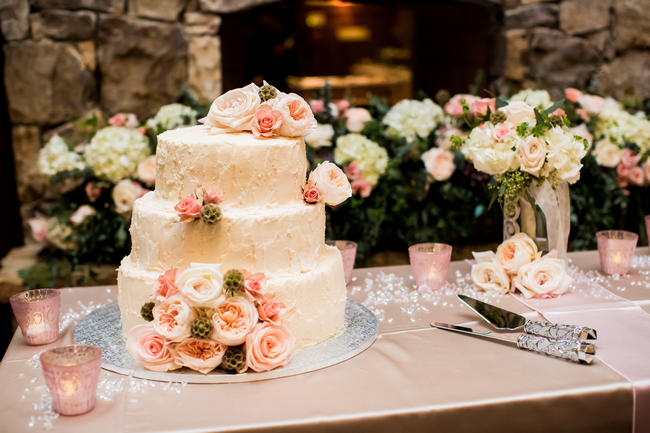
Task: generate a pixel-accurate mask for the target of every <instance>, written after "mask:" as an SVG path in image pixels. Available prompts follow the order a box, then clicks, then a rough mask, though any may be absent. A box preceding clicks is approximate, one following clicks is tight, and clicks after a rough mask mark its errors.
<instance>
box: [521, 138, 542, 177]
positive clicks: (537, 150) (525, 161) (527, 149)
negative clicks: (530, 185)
mask: <svg viewBox="0 0 650 433" xmlns="http://www.w3.org/2000/svg"><path fill="white" fill-rule="evenodd" d="M517 150H518V151H519V162H520V163H521V171H525V172H526V173H530V174H532V175H533V176H539V174H540V172H541V171H542V167H543V166H544V161H545V160H546V143H545V142H544V140H543V139H541V138H538V137H533V136H532V135H531V136H528V137H526V138H525V139H523V140H522V142H521V144H520V145H519V149H517Z"/></svg>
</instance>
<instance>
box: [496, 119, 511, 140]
mask: <svg viewBox="0 0 650 433" xmlns="http://www.w3.org/2000/svg"><path fill="white" fill-rule="evenodd" d="M509 132H510V128H508V126H507V125H506V124H505V123H499V124H498V125H497V126H495V127H494V138H496V139H497V140H501V139H503V137H505V136H506V135H508V133H509Z"/></svg>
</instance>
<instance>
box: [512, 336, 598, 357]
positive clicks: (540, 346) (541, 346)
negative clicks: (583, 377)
mask: <svg viewBox="0 0 650 433" xmlns="http://www.w3.org/2000/svg"><path fill="white" fill-rule="evenodd" d="M517 347H518V348H520V349H526V350H532V351H533V352H540V353H545V354H547V355H550V356H555V357H557V358H564V359H568V360H569V361H573V362H581V363H585V364H591V361H593V359H594V356H595V354H596V349H594V345H593V344H591V343H585V342H582V341H578V340H564V341H553V340H549V339H548V338H544V337H538V336H536V335H530V334H519V337H518V338H517Z"/></svg>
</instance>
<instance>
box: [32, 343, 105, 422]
mask: <svg viewBox="0 0 650 433" xmlns="http://www.w3.org/2000/svg"><path fill="white" fill-rule="evenodd" d="M101 364H102V349H100V348H99V347H96V346H84V345H77V344H72V345H70V346H63V347H56V348H54V349H50V350H48V351H45V352H43V353H42V354H41V366H42V367H43V375H44V376H45V383H46V384H47V387H48V389H49V390H50V395H51V396H52V408H53V409H54V411H55V412H57V413H59V414H61V415H81V414H84V413H86V412H90V411H91V410H93V409H94V407H95V403H96V401H97V382H98V380H99V371H100V369H101Z"/></svg>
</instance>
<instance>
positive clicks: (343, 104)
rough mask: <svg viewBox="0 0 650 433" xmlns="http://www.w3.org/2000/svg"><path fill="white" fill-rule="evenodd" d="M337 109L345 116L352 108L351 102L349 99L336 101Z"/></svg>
mask: <svg viewBox="0 0 650 433" xmlns="http://www.w3.org/2000/svg"><path fill="white" fill-rule="evenodd" d="M336 108H338V110H339V112H340V113H341V114H345V112H346V111H347V109H348V108H350V101H348V100H347V99H339V100H338V101H336Z"/></svg>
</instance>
